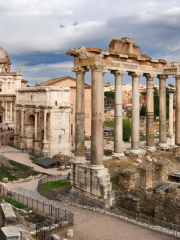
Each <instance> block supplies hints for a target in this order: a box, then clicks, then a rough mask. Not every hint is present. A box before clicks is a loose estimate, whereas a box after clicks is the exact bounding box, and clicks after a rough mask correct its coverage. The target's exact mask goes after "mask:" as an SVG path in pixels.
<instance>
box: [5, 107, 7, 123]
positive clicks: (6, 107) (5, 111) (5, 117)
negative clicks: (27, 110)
mask: <svg viewBox="0 0 180 240" xmlns="http://www.w3.org/2000/svg"><path fill="white" fill-rule="evenodd" d="M5 122H7V102H5Z"/></svg>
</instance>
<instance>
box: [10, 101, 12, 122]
mask: <svg viewBox="0 0 180 240" xmlns="http://www.w3.org/2000/svg"><path fill="white" fill-rule="evenodd" d="M10 122H12V102H10Z"/></svg>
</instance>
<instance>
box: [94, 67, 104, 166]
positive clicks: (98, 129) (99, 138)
mask: <svg viewBox="0 0 180 240" xmlns="http://www.w3.org/2000/svg"><path fill="white" fill-rule="evenodd" d="M91 70H92V72H91V74H92V75H91V108H92V115H91V168H92V169H102V168H104V166H103V155H104V117H103V116H104V106H103V103H104V94H103V91H102V88H104V78H103V75H104V74H103V67H102V66H97V65H95V66H92V67H91Z"/></svg>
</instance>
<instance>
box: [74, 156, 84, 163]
mask: <svg viewBox="0 0 180 240" xmlns="http://www.w3.org/2000/svg"><path fill="white" fill-rule="evenodd" d="M73 163H74V164H87V160H86V158H85V157H75V159H74V161H73Z"/></svg>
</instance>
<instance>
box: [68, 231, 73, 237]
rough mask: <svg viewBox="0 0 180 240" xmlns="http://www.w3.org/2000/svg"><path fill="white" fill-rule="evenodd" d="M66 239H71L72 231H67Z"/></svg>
mask: <svg viewBox="0 0 180 240" xmlns="http://www.w3.org/2000/svg"><path fill="white" fill-rule="evenodd" d="M67 237H68V238H72V237H73V229H68V231H67Z"/></svg>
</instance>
